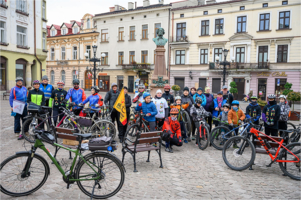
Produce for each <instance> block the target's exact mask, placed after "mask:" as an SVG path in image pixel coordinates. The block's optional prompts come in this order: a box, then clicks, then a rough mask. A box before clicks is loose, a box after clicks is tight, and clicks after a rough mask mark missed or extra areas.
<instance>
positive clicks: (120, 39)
mask: <svg viewBox="0 0 301 200" xmlns="http://www.w3.org/2000/svg"><path fill="white" fill-rule="evenodd" d="M123 33H124V28H123V27H120V28H119V33H118V40H119V41H123Z"/></svg>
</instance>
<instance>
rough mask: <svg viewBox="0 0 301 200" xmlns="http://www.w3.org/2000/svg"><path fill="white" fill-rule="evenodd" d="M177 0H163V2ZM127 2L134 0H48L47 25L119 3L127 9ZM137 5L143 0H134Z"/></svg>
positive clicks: (153, 2)
mask: <svg viewBox="0 0 301 200" xmlns="http://www.w3.org/2000/svg"><path fill="white" fill-rule="evenodd" d="M175 1H179V0H164V4H168V3H170V2H175ZM128 2H135V0H48V1H47V20H48V22H47V25H51V24H57V25H61V24H62V23H63V22H67V23H68V22H70V20H77V21H80V20H81V19H82V17H83V16H84V15H85V14H86V13H90V14H92V15H95V14H98V13H103V12H109V7H113V6H114V5H117V4H118V5H121V6H123V7H125V8H126V9H127V7H128ZM136 2H137V6H143V0H136ZM157 3H158V0H150V4H157Z"/></svg>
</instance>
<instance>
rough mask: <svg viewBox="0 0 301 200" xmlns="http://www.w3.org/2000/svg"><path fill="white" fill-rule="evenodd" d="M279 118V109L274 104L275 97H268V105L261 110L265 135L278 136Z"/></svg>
mask: <svg viewBox="0 0 301 200" xmlns="http://www.w3.org/2000/svg"><path fill="white" fill-rule="evenodd" d="M279 118H280V107H279V106H278V105H277V102H276V95H274V94H270V95H269V96H268V104H267V105H265V106H264V108H263V110H262V120H263V121H264V131H265V134H266V135H271V136H278V121H279Z"/></svg>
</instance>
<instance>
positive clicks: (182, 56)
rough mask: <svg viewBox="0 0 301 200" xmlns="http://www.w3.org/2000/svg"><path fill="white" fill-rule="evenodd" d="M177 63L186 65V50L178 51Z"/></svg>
mask: <svg viewBox="0 0 301 200" xmlns="http://www.w3.org/2000/svg"><path fill="white" fill-rule="evenodd" d="M176 65H185V51H184V50H177V51H176Z"/></svg>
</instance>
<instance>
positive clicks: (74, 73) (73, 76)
mask: <svg viewBox="0 0 301 200" xmlns="http://www.w3.org/2000/svg"><path fill="white" fill-rule="evenodd" d="M74 79H77V75H76V70H73V71H72V81H73V80H74Z"/></svg>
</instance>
